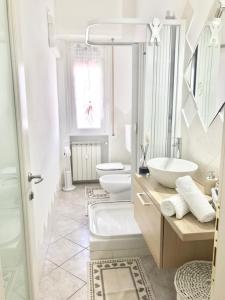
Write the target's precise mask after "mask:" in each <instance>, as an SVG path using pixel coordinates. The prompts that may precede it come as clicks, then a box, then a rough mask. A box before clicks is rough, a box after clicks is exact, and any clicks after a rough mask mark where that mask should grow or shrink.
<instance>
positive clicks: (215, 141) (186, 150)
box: [182, 0, 225, 182]
mask: <svg viewBox="0 0 225 300" xmlns="http://www.w3.org/2000/svg"><path fill="white" fill-rule="evenodd" d="M189 4H190V5H191V7H192V9H193V19H192V20H191V22H190V24H191V25H190V29H189V30H188V40H189V43H190V46H191V49H195V47H196V43H197V41H198V37H199V34H200V33H201V30H202V28H203V26H204V24H205V22H206V21H207V18H208V15H209V14H210V12H211V11H212V8H214V5H215V1H214V0H207V1H205V0H199V1H195V0H190V2H189ZM214 13H215V11H214ZM189 21H190V20H189ZM186 50H187V51H186V56H188V57H186V62H187V61H188V60H189V59H190V52H191V51H190V49H188V48H187V49H186ZM224 68H225V65H224ZM221 80H223V81H224V79H221ZM186 95H187V86H186V85H185V84H184V97H183V101H184V102H185V101H186ZM189 104H190V106H189V109H187V112H189V113H190V116H191V115H192V116H193V120H192V122H191V123H190V126H187V124H186V123H185V121H184V119H182V138H183V156H184V158H186V159H189V160H192V161H194V162H196V163H197V164H198V165H199V170H198V173H197V179H198V180H199V181H200V182H204V180H205V177H206V175H207V172H208V171H209V170H213V171H216V173H217V175H218V174H219V167H220V151H221V142H222V127H223V122H222V119H221V117H220V116H218V117H217V119H216V120H215V122H214V123H213V124H212V126H210V128H209V129H208V130H207V132H206V131H205V130H204V128H203V126H202V123H201V121H200V118H199V115H198V114H197V111H196V107H195V105H194V102H193V101H192V102H189ZM190 108H191V109H190ZM190 119H192V117H191V118H190Z"/></svg>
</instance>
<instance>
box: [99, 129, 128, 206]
mask: <svg viewBox="0 0 225 300" xmlns="http://www.w3.org/2000/svg"><path fill="white" fill-rule="evenodd" d="M125 144H126V148H127V151H128V152H129V153H131V125H126V126H125ZM96 172H97V174H98V176H99V177H100V178H99V182H100V185H101V187H102V188H103V189H104V190H105V191H107V192H108V193H109V194H110V199H112V200H126V201H127V200H131V165H126V164H122V163H120V162H113V163H103V164H99V165H97V166H96Z"/></svg>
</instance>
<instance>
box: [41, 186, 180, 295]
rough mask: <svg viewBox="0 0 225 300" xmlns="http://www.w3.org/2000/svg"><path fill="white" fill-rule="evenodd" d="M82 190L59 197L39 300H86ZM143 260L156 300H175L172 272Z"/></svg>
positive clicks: (86, 252)
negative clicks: (162, 269)
mask: <svg viewBox="0 0 225 300" xmlns="http://www.w3.org/2000/svg"><path fill="white" fill-rule="evenodd" d="M84 187H85V186H84V185H78V186H77V187H76V189H75V190H74V191H72V192H67V193H66V192H60V194H59V198H58V200H57V203H56V206H55V211H54V226H53V228H54V231H53V232H52V235H51V241H50V244H49V247H48V252H47V256H46V260H45V264H44V268H43V272H42V278H41V281H40V293H41V298H40V300H86V299H87V262H88V261H89V260H90V258H89V250H88V247H89V231H88V218H87V217H86V216H85V192H84ZM142 260H143V264H144V268H145V270H146V275H147V276H148V278H149V280H150V282H151V283H152V286H153V289H154V292H155V295H156V300H174V299H176V295H175V290H174V288H173V278H174V272H175V271H174V270H169V271H160V270H158V268H157V266H156V265H155V263H154V261H153V259H152V257H151V256H147V257H143V258H142ZM124 300H127V299H124Z"/></svg>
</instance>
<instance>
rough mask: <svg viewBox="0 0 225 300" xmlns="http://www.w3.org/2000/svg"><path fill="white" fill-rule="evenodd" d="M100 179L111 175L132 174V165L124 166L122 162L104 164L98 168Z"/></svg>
mask: <svg viewBox="0 0 225 300" xmlns="http://www.w3.org/2000/svg"><path fill="white" fill-rule="evenodd" d="M96 172H97V174H98V176H99V177H101V176H104V175H110V174H130V173H131V165H123V164H122V163H120V162H113V163H103V164H98V165H97V166H96Z"/></svg>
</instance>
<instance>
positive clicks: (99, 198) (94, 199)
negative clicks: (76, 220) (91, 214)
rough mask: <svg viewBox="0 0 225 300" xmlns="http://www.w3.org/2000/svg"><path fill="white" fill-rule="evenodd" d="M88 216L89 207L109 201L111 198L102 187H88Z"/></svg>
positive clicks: (86, 192)
mask: <svg viewBox="0 0 225 300" xmlns="http://www.w3.org/2000/svg"><path fill="white" fill-rule="evenodd" d="M85 197H86V215H87V214H88V205H90V204H94V203H99V202H103V201H107V200H109V198H110V196H109V193H107V192H106V191H105V190H103V189H102V188H101V187H100V186H86V187H85Z"/></svg>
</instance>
